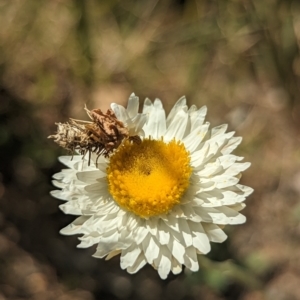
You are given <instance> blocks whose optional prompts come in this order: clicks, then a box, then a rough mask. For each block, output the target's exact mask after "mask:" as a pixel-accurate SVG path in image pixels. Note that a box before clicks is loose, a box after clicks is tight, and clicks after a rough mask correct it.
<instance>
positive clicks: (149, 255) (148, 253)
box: [142, 236, 159, 264]
mask: <svg viewBox="0 0 300 300" xmlns="http://www.w3.org/2000/svg"><path fill="white" fill-rule="evenodd" d="M142 245H143V251H144V254H145V257H146V259H147V262H148V263H149V264H152V262H153V260H154V259H155V258H157V257H158V254H159V245H158V243H157V241H156V239H155V238H153V237H152V236H150V238H149V236H148V238H146V239H145V240H144V241H143V243H142Z"/></svg>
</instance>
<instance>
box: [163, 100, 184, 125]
mask: <svg viewBox="0 0 300 300" xmlns="http://www.w3.org/2000/svg"><path fill="white" fill-rule="evenodd" d="M182 109H184V110H186V111H187V106H186V98H185V96H183V97H181V98H180V99H179V100H178V101H177V102H176V103H175V104H174V106H173V107H172V109H171V111H170V113H169V115H168V118H167V127H169V125H170V124H171V122H172V120H173V118H174V117H175V116H176V115H177V113H178V111H180V110H182Z"/></svg>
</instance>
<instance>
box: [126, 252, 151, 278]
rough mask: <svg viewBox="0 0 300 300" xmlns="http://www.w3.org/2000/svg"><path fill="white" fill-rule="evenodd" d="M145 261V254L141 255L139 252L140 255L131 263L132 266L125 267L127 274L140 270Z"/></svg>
mask: <svg viewBox="0 0 300 300" xmlns="http://www.w3.org/2000/svg"><path fill="white" fill-rule="evenodd" d="M146 263H147V261H146V259H145V256H144V255H143V253H140V255H139V256H138V258H137V259H136V261H135V263H134V264H133V266H132V267H128V268H127V272H128V273H129V274H134V273H136V272H137V271H138V270H140V269H141V268H142V267H143V266H144V265H145V264H146Z"/></svg>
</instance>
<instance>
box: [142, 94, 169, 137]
mask: <svg viewBox="0 0 300 300" xmlns="http://www.w3.org/2000/svg"><path fill="white" fill-rule="evenodd" d="M145 102H146V101H145ZM146 103H147V102H146ZM146 107H147V106H146ZM145 110H146V111H147V109H146V108H145ZM148 115H149V119H148V123H147V124H146V126H145V127H144V130H145V134H146V136H151V137H152V138H154V139H160V138H161V137H162V136H164V134H165V132H166V113H165V110H164V109H163V106H162V103H161V101H160V100H159V99H155V101H154V105H153V106H151V109H149V110H148Z"/></svg>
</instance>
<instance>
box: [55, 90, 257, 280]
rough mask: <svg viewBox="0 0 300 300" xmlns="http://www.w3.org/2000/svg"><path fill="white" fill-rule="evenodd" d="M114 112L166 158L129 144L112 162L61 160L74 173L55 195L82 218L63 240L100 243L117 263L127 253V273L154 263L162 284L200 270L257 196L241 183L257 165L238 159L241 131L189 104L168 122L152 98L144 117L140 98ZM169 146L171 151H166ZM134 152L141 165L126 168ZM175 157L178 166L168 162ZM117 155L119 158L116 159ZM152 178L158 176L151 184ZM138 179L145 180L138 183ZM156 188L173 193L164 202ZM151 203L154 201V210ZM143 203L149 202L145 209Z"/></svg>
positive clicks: (180, 105)
mask: <svg viewBox="0 0 300 300" xmlns="http://www.w3.org/2000/svg"><path fill="white" fill-rule="evenodd" d="M111 108H112V110H113V111H114V113H115V115H116V117H117V118H118V120H120V121H121V122H123V123H124V124H125V126H126V127H127V128H128V129H129V132H130V135H132V136H134V135H139V136H140V137H141V138H142V144H144V148H145V147H146V148H145V149H148V148H151V147H157V149H161V153H160V154H159V155H158V156H157V157H156V154H155V153H156V152H155V151H156V150H155V151H154V152H153V151H152V152H151V149H149V151H150V152H149V153H150V154H149V153H148V150H146V152H147V153H148V154H145V155H144V152H142V151H140V150H139V149H144V148H139V147H140V146H139V145H137V146H135V145H133V144H132V143H130V142H126V143H125V142H124V143H123V144H124V145H122V146H121V147H123V148H120V150H119V149H117V150H116V151H115V153H114V154H112V156H111V157H109V158H104V157H99V158H98V159H97V156H96V155H94V157H93V156H92V160H91V162H90V165H88V160H87V158H85V157H82V156H80V155H75V156H74V157H73V159H72V157H71V156H63V157H60V161H61V162H62V163H63V164H65V165H66V166H67V167H68V168H69V169H65V170H62V171H61V172H60V173H58V174H55V175H54V178H55V180H54V185H55V186H56V187H58V188H60V190H55V191H53V192H52V195H53V196H54V197H56V198H59V199H62V200H66V202H65V203H64V204H62V205H61V206H60V208H61V209H62V210H63V212H65V213H66V214H73V215H78V216H79V217H78V218H77V219H76V220H75V221H74V222H73V223H71V224H70V225H68V226H67V227H66V228H64V229H62V230H61V233H62V234H66V235H72V234H82V236H81V237H80V238H79V239H80V241H81V243H80V244H79V245H78V247H82V248H86V247H90V246H92V245H94V244H97V250H96V253H95V254H94V256H95V257H98V258H103V257H105V256H106V259H110V258H111V257H113V256H115V255H118V254H121V257H120V260H121V267H122V268H123V269H127V271H128V272H129V273H135V272H137V271H138V270H139V269H141V268H142V267H143V266H144V265H145V264H147V263H149V264H151V265H152V266H153V267H154V268H155V269H157V270H158V273H159V275H160V277H161V278H163V279H165V278H166V277H167V276H168V274H169V272H170V271H172V272H173V273H174V274H178V273H180V272H181V270H182V265H185V266H186V267H187V268H188V269H190V270H192V271H197V270H198V268H199V265H198V261H197V254H206V253H208V252H209V251H210V242H217V243H221V242H223V241H224V240H225V239H226V234H225V233H224V231H223V230H222V229H221V228H223V227H224V225H228V224H241V223H244V222H245V217H244V216H243V215H242V214H240V213H239V211H240V210H242V209H243V208H244V207H245V204H244V203H243V202H244V200H245V199H246V197H247V196H248V195H249V194H251V193H252V189H251V188H249V187H247V186H244V185H240V184H238V182H239V179H240V174H241V172H242V171H244V170H245V169H247V168H248V167H249V166H250V163H241V162H240V161H241V160H242V159H243V158H242V157H238V156H235V155H233V154H231V153H232V151H233V150H234V149H235V148H236V147H237V146H238V145H239V144H240V142H241V140H242V139H241V138H240V137H233V135H234V132H228V133H226V130H227V125H221V126H218V127H215V128H212V129H209V123H207V122H206V123H204V118H205V115H206V110H207V109H206V107H202V108H200V109H197V108H196V106H194V105H193V106H191V107H190V108H189V109H188V107H187V105H186V99H185V98H184V97H182V98H181V99H179V100H178V102H177V103H176V104H175V105H174V107H173V108H172V110H171V112H170V113H169V115H168V117H167V118H166V115H165V110H164V108H163V106H162V103H161V101H160V100H159V99H156V100H155V101H154V103H152V102H151V101H150V100H149V99H146V100H145V102H144V106H143V111H142V113H141V114H139V113H138V110H139V99H138V97H136V96H135V95H134V94H132V95H131V96H130V98H129V100H128V105H127V108H124V107H123V106H121V105H117V104H112V105H111ZM145 143H146V144H145ZM132 145H133V146H132ZM165 145H169V146H168V147H169V148H170V149H171V150H166V149H167V148H166V147H167V146H166V147H165ZM147 147H148V148H147ZM122 151H123V152H124V153H122ZM130 151H132V156H133V157H134V158H132V159H131V160H130V159H129V161H130V163H127V162H126V161H124V159H122V158H123V157H125V156H126V157H129V156H130V155H131V152H130ZM133 151H134V152H133ZM143 151H145V150H143ZM159 151H160V150H159ZM168 151H171V152H168ZM172 151H173V152H174V155H175V156H174V160H172V159H171V158H168V153H173V152H172ZM153 153H154V154H153ZM115 155H119V156H120V159H119V158H118V159H119V160H118V159H114V156H115ZM124 155H125V156H124ZM176 155H177V156H178V157H177V156H176ZM116 157H117V156H115V158H116ZM144 157H146V158H144ZM175 157H176V158H175ZM162 158H163V159H162ZM181 158H182V159H183V160H182V161H183V162H187V161H188V162H189V163H188V164H186V163H185V164H186V166H183V167H182V168H183V169H182V170H183V172H185V174H186V175H185V176H186V177H185V178H183V179H182V178H179V177H180V172H181V169H180V167H181V166H182V163H181V162H180V159H181ZM178 159H179V161H178ZM144 160H145V165H144ZM175 160H176V161H175ZM161 161H163V167H161V164H162V163H161ZM165 161H167V162H165ZM173 162H174V168H173V171H172V172H171V171H170V172H169V173H176V172H175V171H176V170H177V171H178V170H179V171H178V172H177V173H179V175H176V176H177V177H176V176H175V175H173V174H167V173H168V172H167V171H168V169H167V168H171V169H172V167H173ZM176 163H177V165H176ZM116 165H118V166H119V165H120V168H119V167H116ZM149 165H150V167H149ZM141 166H142V168H141ZM116 168H117V169H116ZM118 168H119V169H118ZM139 168H141V169H142V170H141V171H139ZM147 168H150V169H151V170H150V171H148V169H147ZM155 168H157V169H158V171H157V172H156V169H155ZM161 168H163V169H161ZM146 169H147V170H146ZM120 170H121V171H120ZM122 170H125V171H122ZM136 170H138V171H136ZM145 170H146V171H145ZM122 172H124V174H125V173H126V174H125V175H124V174H123V173H122ZM130 172H137V173H134V176H133V178H134V179H133V180H135V178H136V182H137V183H136V190H135V183H134V184H133V186H131V185H132V182H131V181H130V180H131V179H130V178H131V177H130V176H131V175H132V174H128V173H130ZM139 172H141V173H139ZM152 172H153V173H152ZM155 172H156V173H155ZM142 173H143V174H142ZM146 173H147V174H146ZM150 173H151V176H152V174H156V175H153V177H151V176H150V175H149V174H150ZM116 174H119V175H116ZM136 174H137V175H136ZM139 174H142V175H141V176H144V177H141V178H138V177H139V176H140V175H139ZM145 174H146V175H145ZM128 176H129V177H128ZM135 176H136V177H135ZM147 176H148V177H147ZM155 176H156V177H155ZM163 176H166V181H165V182H161V180H158V179H157V181H160V182H156V181H155V180H156V178H164V177H163ZM178 176H179V177H178ZM144 178H145V182H146V181H147V180H148V179H149V180H151V181H149V182H150V183H145V184H148V186H145V187H144V186H143V182H144ZM178 178H179V179H178ZM176 180H179V181H178V182H180V184H179V185H181V187H179V188H178V189H177V190H176V188H177V186H172V184H173V182H177V181H176ZM180 180H181V181H180ZM129 181H130V182H129ZM151 184H152V186H153V191H151ZM156 184H157V185H158V188H159V189H161V188H163V189H164V188H165V189H166V191H162V192H161V193H162V194H161V195H162V196H161V195H160V194H159V195H158V194H155V193H157V192H156V191H155V186H156ZM119 185H120V186H122V187H120V189H119V188H118V186H119ZM129 185H130V187H129ZM141 185H142V186H141ZM175 185H176V184H175ZM149 186H150V189H149ZM168 189H170V193H169V190H168ZM147 193H148V194H147ZM163 193H165V194H163ZM172 193H173V194H172ZM156 195H158V196H159V197H158V196H157V197H156ZM164 195H166V196H164ZM160 196H161V197H162V198H161V197H160ZM153 197H154V198H153ZM148 198H149V199H150V198H151V201H150V200H149V203H148V202H147V200H148ZM152 198H153V199H152ZM165 198H166V199H167V198H168V199H169V200H170V201H174V202H171V204H169V206H168V207H171V208H168V209H167V211H165V210H164V209H163V206H164V203H165V202H164V199H165ZM175 198H176V199H175ZM141 199H142V200H141ZM156 200H157V201H156ZM169 200H166V203H167V202H168V201H169ZM126 201H127V202H128V203H127V202H126ZM139 201H140V202H139ZM129 202H130V203H129ZM144 202H147V203H146V204H145V205H144ZM157 202H160V203H157ZM162 203H163V204H162ZM160 211H161V212H162V213H159V212H160Z"/></svg>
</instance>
